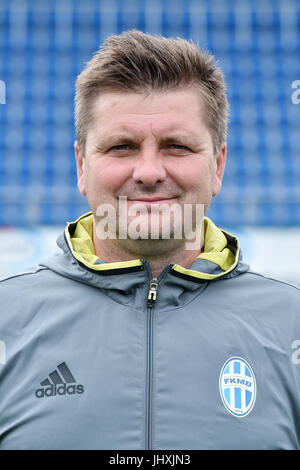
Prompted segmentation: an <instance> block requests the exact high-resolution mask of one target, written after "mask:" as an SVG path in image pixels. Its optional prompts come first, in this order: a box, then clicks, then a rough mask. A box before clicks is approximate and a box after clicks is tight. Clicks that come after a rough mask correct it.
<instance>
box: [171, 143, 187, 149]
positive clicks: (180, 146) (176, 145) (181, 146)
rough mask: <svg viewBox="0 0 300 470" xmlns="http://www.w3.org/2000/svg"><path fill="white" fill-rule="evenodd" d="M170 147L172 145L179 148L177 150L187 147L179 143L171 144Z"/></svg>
mask: <svg viewBox="0 0 300 470" xmlns="http://www.w3.org/2000/svg"><path fill="white" fill-rule="evenodd" d="M170 147H174V148H176V149H179V150H181V149H186V148H187V147H185V146H184V145H179V144H171V145H170Z"/></svg>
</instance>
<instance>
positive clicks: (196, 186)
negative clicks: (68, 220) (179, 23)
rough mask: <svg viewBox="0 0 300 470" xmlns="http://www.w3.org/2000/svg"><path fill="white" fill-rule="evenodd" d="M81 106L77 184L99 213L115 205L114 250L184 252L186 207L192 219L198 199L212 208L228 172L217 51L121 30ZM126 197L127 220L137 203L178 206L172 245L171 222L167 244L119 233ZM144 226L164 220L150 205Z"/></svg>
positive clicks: (92, 74) (94, 67) (90, 71)
mask: <svg viewBox="0 0 300 470" xmlns="http://www.w3.org/2000/svg"><path fill="white" fill-rule="evenodd" d="M76 113H77V114H76V126H77V142H76V143H75V152H76V158H77V172H78V187H79V190H80V192H81V193H82V194H83V195H86V196H87V198H88V201H89V204H90V207H91V209H92V211H93V213H94V220H96V215H97V211H98V208H99V206H102V207H103V206H104V204H107V205H110V206H113V207H114V208H115V209H116V214H117V238H118V241H117V242H116V244H115V245H114V246H113V247H112V251H115V250H116V249H117V248H120V247H121V248H122V249H124V250H125V252H128V253H132V255H134V254H136V255H140V256H145V257H146V256H148V257H150V256H153V257H154V256H157V257H158V256H161V254H162V253H165V252H166V251H168V250H172V249H173V250H175V249H181V248H180V247H181V246H182V243H183V240H184V236H183V238H182V239H181V240H178V239H176V240H175V238H176V236H175V235H174V233H175V232H176V231H177V229H179V228H180V226H182V224H183V219H184V217H185V216H184V212H185V209H186V208H187V206H193V217H194V216H195V212H194V209H195V208H196V206H197V205H202V206H204V207H205V210H207V208H208V206H209V204H210V201H211V198H212V197H213V196H215V195H216V194H218V192H219V190H220V188H221V181H222V177H223V171H224V165H225V155H226V146H225V139H226V123H227V100H226V95H225V85H224V79H223V75H222V73H221V72H220V71H219V70H218V69H217V68H216V67H215V65H214V60H213V57H212V56H210V55H208V54H207V53H202V52H200V50H199V49H198V48H197V47H196V46H194V45H192V44H190V43H188V42H187V41H184V40H183V39H178V40H174V39H166V38H162V37H153V36H149V35H145V34H143V33H141V32H138V31H132V32H127V33H123V34H122V35H120V36H112V37H110V38H109V39H108V40H107V42H106V46H104V47H103V48H102V49H101V50H100V51H99V52H98V53H97V54H96V55H95V57H94V58H93V59H92V60H91V61H90V62H89V63H88V65H87V68H86V69H85V70H84V71H83V72H82V73H81V74H80V76H79V78H78V81H77V95H76ZM120 196H126V197H127V198H128V207H127V209H126V215H128V216H129V217H128V218H127V219H126V221H127V225H129V222H134V221H136V219H137V218H136V217H135V216H134V215H132V211H131V212H130V208H131V206H133V205H134V204H141V205H143V207H145V208H146V209H147V210H149V212H150V211H152V209H157V208H160V207H162V204H166V207H167V210H168V209H169V207H170V206H171V205H172V207H173V204H177V205H178V206H179V209H180V210H181V214H182V218H181V219H180V217H179V215H178V213H175V212H174V213H173V212H172V221H171V225H172V234H171V237H170V238H171V239H172V243H170V240H162V238H163V236H162V233H161V232H162V223H163V220H162V219H159V221H158V222H157V219H156V222H155V223H158V226H159V231H160V233H159V239H160V242H159V243H158V241H157V240H156V239H154V240H151V241H150V243H149V240H147V241H146V242H145V241H144V240H139V241H137V240H136V239H131V240H129V239H128V238H127V239H126V240H123V239H122V240H120V237H119V236H118V235H119V225H118V224H119V222H120V220H121V219H119V218H118V215H119V212H118V211H119V210H120V205H118V203H119V199H120ZM167 212H168V211H167ZM169 212H170V211H169ZM101 215H103V214H101ZM193 220H194V219H193ZM139 223H140V225H142V226H144V227H149V229H150V226H151V227H152V226H154V224H155V223H154V222H153V219H151V220H150V217H149V216H148V212H147V214H146V215H145V213H144V214H143V216H142V218H139ZM193 224H194V222H193ZM193 227H194V225H193ZM176 233H178V232H176ZM94 235H95V232H94ZM129 238H130V236H129ZM149 238H151V237H149ZM151 242H153V243H151Z"/></svg>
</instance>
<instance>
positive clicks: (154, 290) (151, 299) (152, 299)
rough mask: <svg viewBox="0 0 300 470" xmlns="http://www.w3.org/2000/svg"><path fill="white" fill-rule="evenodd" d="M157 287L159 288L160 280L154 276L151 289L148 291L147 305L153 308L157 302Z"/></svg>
mask: <svg viewBox="0 0 300 470" xmlns="http://www.w3.org/2000/svg"><path fill="white" fill-rule="evenodd" d="M157 288H158V280H157V278H156V277H154V278H153V279H152V280H151V281H150V289H149V292H148V300H147V307H149V308H152V307H153V305H154V304H155V302H156V294H157Z"/></svg>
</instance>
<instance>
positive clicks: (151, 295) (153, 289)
mask: <svg viewBox="0 0 300 470" xmlns="http://www.w3.org/2000/svg"><path fill="white" fill-rule="evenodd" d="M157 288H158V280H157V278H156V277H154V278H152V279H151V281H150V288H149V292H148V298H147V307H148V311H147V315H148V317H147V376H146V380H147V385H146V442H145V446H146V450H149V449H151V446H152V435H151V434H152V433H151V427H152V423H151V418H152V416H151V401H152V381H153V360H152V356H153V308H154V305H155V302H156V297H157Z"/></svg>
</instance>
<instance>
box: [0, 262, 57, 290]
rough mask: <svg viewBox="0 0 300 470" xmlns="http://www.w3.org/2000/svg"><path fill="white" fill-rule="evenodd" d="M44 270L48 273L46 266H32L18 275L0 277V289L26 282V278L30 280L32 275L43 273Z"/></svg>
mask: <svg viewBox="0 0 300 470" xmlns="http://www.w3.org/2000/svg"><path fill="white" fill-rule="evenodd" d="M45 270H47V271H48V268H46V266H34V267H32V268H29V269H27V270H26V271H23V272H20V273H16V274H11V275H10V276H6V277H0V289H1V288H5V287H10V286H11V285H13V284H14V283H22V282H26V280H27V279H28V276H30V277H31V278H32V275H34V274H40V273H41V271H45Z"/></svg>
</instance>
